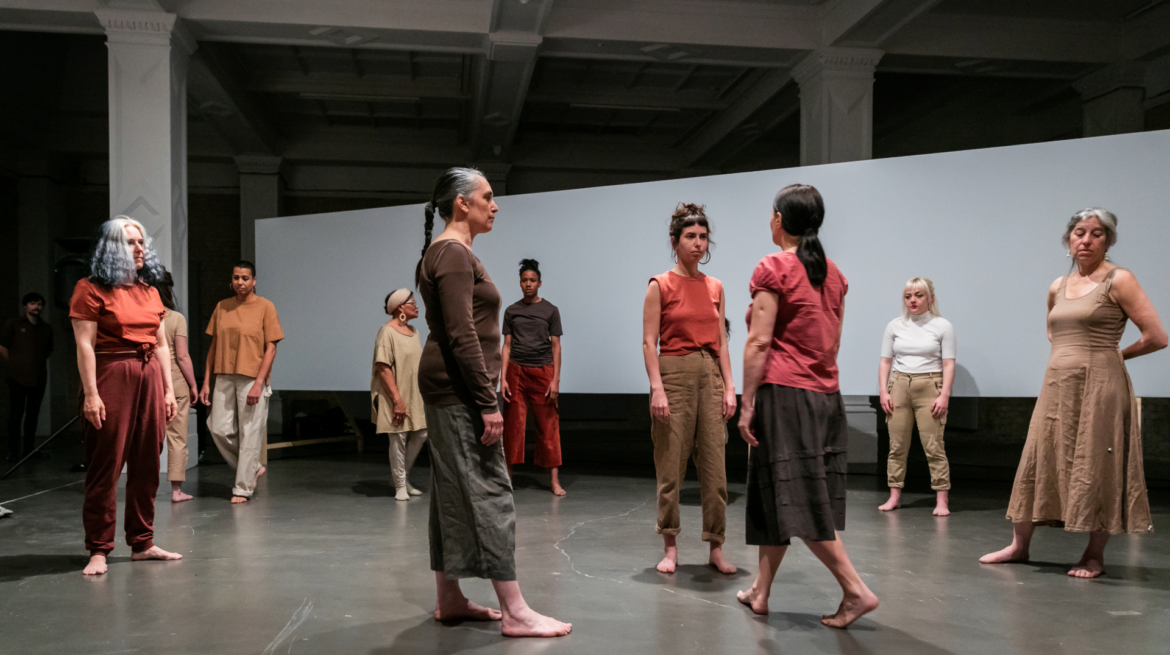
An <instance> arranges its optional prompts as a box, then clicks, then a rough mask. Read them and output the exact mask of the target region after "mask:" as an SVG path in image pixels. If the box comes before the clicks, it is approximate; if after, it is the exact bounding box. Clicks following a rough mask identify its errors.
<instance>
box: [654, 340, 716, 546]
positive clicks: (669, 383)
mask: <svg viewBox="0 0 1170 655" xmlns="http://www.w3.org/2000/svg"><path fill="white" fill-rule="evenodd" d="M658 367H659V370H660V371H661V372H662V386H663V389H664V390H665V391H666V400H667V402H668V403H670V422H669V423H663V422H661V421H659V420H657V419H653V420H652V427H651V430H650V435H651V438H652V439H653V440H654V468H655V470H656V472H657V477H658V524H657V525H656V526H655V530H656V531H657V532H658V534H669V535H677V534H678V533H679V532H680V531H681V530H682V528H681V526H680V521H679V512H678V497H679V488H680V487H681V486H682V481H683V477H684V476H685V475H686V471H687V460H688V459H691V458H692V457H693V458H694V460H695V468H696V469H697V470H698V473H699V495H700V497H701V499H702V503H703V541H710V542H713V543H716V544H721V543H723V538H724V533H725V532H726V530H727V516H726V515H727V470H726V466H725V464H724V445H725V440H724V436H725V434H726V432H725V426H724V422H723V376H722V375H721V374H720V371H719V363H718V360H717V359H715V358H714V357H712V356H711V353H709V352H707V351H705V350H704V351H700V352H697V353H691V354H689V355H683V356H668V357H659V358H658Z"/></svg>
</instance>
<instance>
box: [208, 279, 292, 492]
mask: <svg viewBox="0 0 1170 655" xmlns="http://www.w3.org/2000/svg"><path fill="white" fill-rule="evenodd" d="M231 287H232V291H234V292H235V294H236V295H235V296H233V297H231V298H227V299H226V300H221V301H219V304H217V305H216V306H215V313H213V314H212V315H211V321H210V322H209V323H208V324H207V334H208V335H210V336H211V348H210V349H209V350H208V351H207V366H206V368H205V369H204V373H203V389H202V390H201V391H200V392H199V400H200V402H202V403H203V404H204V405H209V406H210V407H211V416H210V417H208V419H207V429H208V430H209V431H210V432H211V437H212V439H213V440H214V441H215V447H216V448H218V449H219V452H220V454H221V455H223V458H224V459H225V460H227V463H228V465H229V466H231V467H233V468H235V469H236V484H235V486H233V487H232V503H233V504H239V503H246V502H248V499H249V498H251V497H252V494H253V493H255V491H256V482H257V481H258V480H259V479H260V476H261V475H264V471H265V468H264V466H263V464H262V462H261V461H260V459H261V452H262V451H263V448H264V440H265V439H267V438H268V398H269V397H270V396H272V387H271V386H270V385H269V378H270V377H271V373H272V362H273V360H274V359H276V343H277V342H278V341H280V340H281V339H283V338H284V331H283V330H282V329H281V327H280V317H279V316H277V314H276V306H275V305H273V304H272V301H270V300H268V299H267V298H261V297H260V296H258V295H256V265H255V264H253V263H252V262H249V261H241V262H239V263H237V264H236V265H235V267H234V268H232V282H231ZM212 376H214V377H215V392H214V395H213V393H212V388H211V378H212Z"/></svg>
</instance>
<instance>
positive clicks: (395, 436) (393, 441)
mask: <svg viewBox="0 0 1170 655" xmlns="http://www.w3.org/2000/svg"><path fill="white" fill-rule="evenodd" d="M388 434H389V435H390V475H391V476H392V477H393V478H394V488H395V489H405V488H406V474H407V473H410V469H411V467H412V466H414V460H415V459H416V458H418V453H419V451H420V450H422V447H423V444H424V443H426V441H427V429H426V428H423V429H421V430H411V431H409V432H390V433H388Z"/></svg>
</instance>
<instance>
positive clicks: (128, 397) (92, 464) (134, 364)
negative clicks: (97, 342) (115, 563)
mask: <svg viewBox="0 0 1170 655" xmlns="http://www.w3.org/2000/svg"><path fill="white" fill-rule="evenodd" d="M163 373H164V370H163V367H162V366H160V365H159V362H158V358H157V357H151V358H150V359H144V358H143V357H142V356H140V355H136V354H121V353H119V354H110V353H101V352H99V353H97V389H98V395H99V396H101V399H102V402H103V403H105V405H106V420H105V422H104V423H102V427H101V429H97V428H95V427H94V426H93V424H92V423H90V422H89V421H86V420H84V419H83V425H84V428H83V432H84V434H85V505H84V506H83V508H82V511H81V520H82V522H83V523H84V524H85V549H86V550H88V551H89V552H90V553H91V554H98V553H100V554H103V555H104V554H108V553H109V552H110V551H112V550H114V531H115V528H116V527H117V524H118V478H119V477H120V476H121V474H122V465H123V464H125V465H126V543H127V544H129V546H130V549H131V550H133V551H134V552H136V553H140V552H142V551H144V550H147V549H149V548H150V547H151V546H153V545H154V541H153V539H154V496H155V493H156V492H157V491H158V478H159V454H160V453H161V452H162V443H163V439H164V438H165V437H166V427H167V418H166V407H165V404H164V399H165V397H166V388H165V386H164V382H163V377H162V376H163ZM166 373H167V374H169V373H170V371H166Z"/></svg>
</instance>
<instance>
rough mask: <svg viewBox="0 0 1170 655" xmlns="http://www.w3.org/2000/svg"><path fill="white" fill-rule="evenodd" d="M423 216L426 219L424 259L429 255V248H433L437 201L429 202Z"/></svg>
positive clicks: (424, 225) (424, 226)
mask: <svg viewBox="0 0 1170 655" xmlns="http://www.w3.org/2000/svg"><path fill="white" fill-rule="evenodd" d="M423 214H425V215H426V219H425V220H424V221H423V248H422V255H419V256H420V257H422V256H423V255H426V254H427V248H430V247H431V232H433V231H434V229H435V201H434V200H428V201H427V204H426V206H425V207H423Z"/></svg>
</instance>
